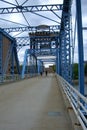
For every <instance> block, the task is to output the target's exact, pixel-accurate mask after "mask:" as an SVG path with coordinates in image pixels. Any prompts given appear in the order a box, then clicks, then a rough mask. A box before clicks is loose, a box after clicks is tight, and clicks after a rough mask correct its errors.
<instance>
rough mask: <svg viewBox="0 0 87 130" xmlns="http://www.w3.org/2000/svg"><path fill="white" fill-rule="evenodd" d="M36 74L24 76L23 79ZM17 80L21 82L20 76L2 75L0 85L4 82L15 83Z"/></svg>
mask: <svg viewBox="0 0 87 130" xmlns="http://www.w3.org/2000/svg"><path fill="white" fill-rule="evenodd" d="M35 76H37V74H31V75H29V74H25V77H24V79H27V78H31V77H35ZM17 80H22V78H21V75H18V74H15V75H3V76H0V84H2V83H5V82H12V81H17Z"/></svg>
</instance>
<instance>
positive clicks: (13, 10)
mask: <svg viewBox="0 0 87 130" xmlns="http://www.w3.org/2000/svg"><path fill="white" fill-rule="evenodd" d="M62 9H63V4H55V5H37V6H16V7H8V8H0V14H9V13H21V12H23V13H25V12H37V11H58V10H62Z"/></svg>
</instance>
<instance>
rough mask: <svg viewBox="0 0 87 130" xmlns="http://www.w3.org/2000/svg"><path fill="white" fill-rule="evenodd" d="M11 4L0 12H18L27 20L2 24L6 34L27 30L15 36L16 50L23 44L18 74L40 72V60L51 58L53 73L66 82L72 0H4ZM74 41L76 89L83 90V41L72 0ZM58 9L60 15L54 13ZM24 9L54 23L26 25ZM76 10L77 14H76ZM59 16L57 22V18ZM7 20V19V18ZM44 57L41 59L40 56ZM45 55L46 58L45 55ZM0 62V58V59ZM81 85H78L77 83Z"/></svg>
mask: <svg viewBox="0 0 87 130" xmlns="http://www.w3.org/2000/svg"><path fill="white" fill-rule="evenodd" d="M4 2H6V3H8V4H10V5H11V6H12V7H4V8H0V14H1V15H2V14H3V15H7V14H15V13H16V14H17V13H21V14H22V15H23V17H24V19H25V21H26V23H27V26H26V25H24V26H19V27H17V26H16V27H7V28H5V27H4V28H3V30H4V31H6V32H8V33H9V34H11V33H14V32H19V33H21V32H27V33H28V36H21V37H17V36H16V37H15V39H16V41H17V50H18V51H19V50H20V49H21V48H23V47H24V46H27V47H28V49H26V51H25V54H24V61H23V69H22V72H21V74H22V78H24V77H25V74H27V73H31V74H34V73H40V72H41V71H43V65H44V62H49V63H50V62H53V63H55V64H56V73H57V74H59V75H61V76H62V77H63V78H64V79H65V80H67V81H68V82H69V83H72V55H71V54H72V53H71V50H72V43H71V34H70V33H71V24H70V22H71V21H70V20H71V5H72V0H64V1H63V3H62V4H52V5H36V6H34V5H33V6H24V4H25V3H26V1H25V2H24V3H23V4H21V5H19V4H18V2H17V1H16V4H12V3H10V2H7V1H4ZM76 9H77V12H78V11H80V13H77V25H78V35H79V37H78V41H79V43H81V44H79V45H78V46H79V72H80V73H79V78H80V82H79V83H80V92H81V93H84V73H83V68H84V67H83V42H82V39H83V38H82V30H81V29H82V28H81V27H82V23H81V4H79V0H77V1H76ZM58 11H62V13H61V17H60V16H59V15H58V14H57V13H58ZM38 12H51V13H53V14H54V15H55V16H56V17H57V20H54V19H52V18H49V17H47V16H44V15H42V14H39V13H38ZM24 13H32V14H34V15H37V16H39V17H42V18H45V19H48V20H50V21H52V22H55V23H56V25H55V24H54V25H41V26H30V24H29V22H28V21H27V19H26V17H25V14H24ZM78 14H79V15H78ZM58 19H59V22H58ZM78 19H79V21H78ZM9 22H10V21H9ZM50 56H52V58H49V57H50ZM43 57H45V60H44V58H43ZM46 57H48V59H46ZM0 64H1V62H0ZM81 86H82V87H81Z"/></svg>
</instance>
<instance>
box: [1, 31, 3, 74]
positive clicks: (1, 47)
mask: <svg viewBox="0 0 87 130" xmlns="http://www.w3.org/2000/svg"><path fill="white" fill-rule="evenodd" d="M2 46H3V44H2V33H0V75H2V74H3V69H2Z"/></svg>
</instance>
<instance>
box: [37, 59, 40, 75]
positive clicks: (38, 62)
mask: <svg viewBox="0 0 87 130" xmlns="http://www.w3.org/2000/svg"><path fill="white" fill-rule="evenodd" d="M37 64H38V75H39V74H40V61H39V60H38V61H37Z"/></svg>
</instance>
